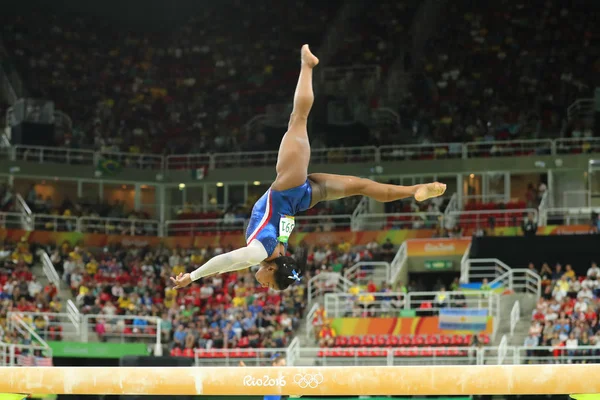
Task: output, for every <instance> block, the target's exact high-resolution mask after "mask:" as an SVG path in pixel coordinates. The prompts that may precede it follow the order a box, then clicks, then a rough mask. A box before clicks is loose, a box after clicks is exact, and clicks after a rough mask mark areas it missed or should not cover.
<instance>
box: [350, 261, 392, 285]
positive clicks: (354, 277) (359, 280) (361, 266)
mask: <svg viewBox="0 0 600 400" xmlns="http://www.w3.org/2000/svg"><path fill="white" fill-rule="evenodd" d="M344 278H346V279H348V280H349V281H352V282H355V284H357V285H366V284H368V283H369V281H373V282H376V283H381V282H386V283H388V282H390V280H391V278H392V269H391V267H390V264H389V263H387V262H382V261H361V262H359V263H356V264H354V265H353V266H351V267H350V268H348V269H346V271H344Z"/></svg>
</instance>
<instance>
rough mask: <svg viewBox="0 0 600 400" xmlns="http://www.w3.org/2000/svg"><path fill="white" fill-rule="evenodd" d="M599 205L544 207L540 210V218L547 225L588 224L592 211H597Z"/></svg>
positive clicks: (599, 210) (599, 208) (590, 220)
mask: <svg viewBox="0 0 600 400" xmlns="http://www.w3.org/2000/svg"><path fill="white" fill-rule="evenodd" d="M599 212H600V207H597V208H594V207H571V208H546V209H544V210H541V211H540V219H543V220H544V221H546V224H547V225H590V224H591V222H592V213H599Z"/></svg>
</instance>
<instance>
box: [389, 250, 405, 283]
mask: <svg viewBox="0 0 600 400" xmlns="http://www.w3.org/2000/svg"><path fill="white" fill-rule="evenodd" d="M406 243H407V242H406V240H405V241H404V242H402V244H401V245H400V247H399V248H398V251H397V252H396V255H395V256H394V258H393V259H392V262H391V263H390V282H389V283H390V284H391V285H394V284H396V282H397V281H398V279H399V277H400V276H401V274H402V269H404V267H405V265H406V262H407V261H408V245H407V244H406Z"/></svg>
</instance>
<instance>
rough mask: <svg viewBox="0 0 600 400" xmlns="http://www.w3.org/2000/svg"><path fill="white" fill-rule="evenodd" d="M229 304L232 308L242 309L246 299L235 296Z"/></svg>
mask: <svg viewBox="0 0 600 400" xmlns="http://www.w3.org/2000/svg"><path fill="white" fill-rule="evenodd" d="M231 302H232V303H233V306H234V307H243V306H245V305H246V298H245V297H239V296H235V297H234V298H233V300H232V301H231Z"/></svg>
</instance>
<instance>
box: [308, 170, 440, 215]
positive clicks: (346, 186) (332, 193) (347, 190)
mask: <svg viewBox="0 0 600 400" xmlns="http://www.w3.org/2000/svg"><path fill="white" fill-rule="evenodd" d="M308 178H309V179H310V181H311V182H312V184H313V200H312V204H311V207H312V206H314V205H315V204H317V203H318V202H320V201H328V200H337V199H343V198H344V197H350V196H367V197H370V198H372V199H374V200H377V201H380V202H382V203H386V202H389V201H395V200H401V199H405V198H407V197H414V198H415V199H416V200H417V201H424V200H427V199H430V198H432V197H438V196H441V195H442V194H444V192H445V191H446V185H445V184H443V183H439V182H433V183H427V184H423V185H414V186H399V185H389V184H386V183H379V182H375V181H372V180H370V179H365V178H358V177H355V176H347V175H334V174H310V176H309V177H308Z"/></svg>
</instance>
